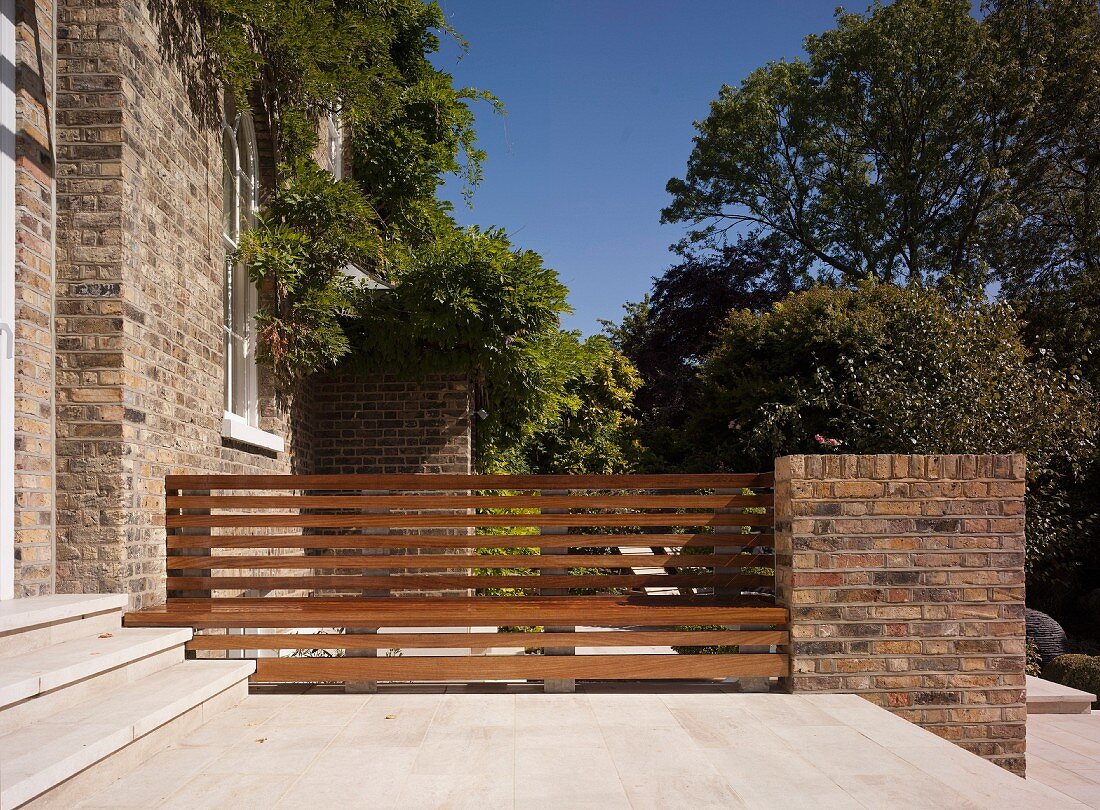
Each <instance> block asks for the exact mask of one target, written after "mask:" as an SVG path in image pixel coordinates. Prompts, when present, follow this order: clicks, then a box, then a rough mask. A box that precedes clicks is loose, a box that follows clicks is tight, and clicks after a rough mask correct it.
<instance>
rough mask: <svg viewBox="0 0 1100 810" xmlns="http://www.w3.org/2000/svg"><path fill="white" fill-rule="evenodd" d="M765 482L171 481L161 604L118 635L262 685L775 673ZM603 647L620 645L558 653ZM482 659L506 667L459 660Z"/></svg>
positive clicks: (782, 659) (782, 636)
mask: <svg viewBox="0 0 1100 810" xmlns="http://www.w3.org/2000/svg"><path fill="white" fill-rule="evenodd" d="M771 485H772V478H771V475H770V474H759V475H757V474H751V475H637V476H485V475H306V476H266V475H265V476H222V475H194V476H169V477H168V478H167V479H166V483H165V489H166V525H167V530H168V535H167V569H168V580H167V589H168V590H167V593H168V598H167V602H166V604H163V605H158V606H155V607H151V608H147V609H145V610H141V611H137V612H132V613H129V614H127V616H126V624H127V625H128V626H158V627H163V626H173V627H174V626H186V627H192V628H194V629H195V631H196V636H195V638H194V639H193V640H192V641H191V642H190V643H189V644H188V649H189V650H191V651H193V654H195V653H200V652H201V654H204V655H208V654H217V653H218V652H229V651H241V650H244V651H251V652H252V654H253V655H256V656H257V670H256V674H255V675H254V676H253V680H254V681H261V682H272V681H294V682H316V681H345V682H361V681H371V682H373V681H423V680H430V681H440V680H490V679H491V680H498V679H526V680H562V681H568V680H571V679H653V678H660V679H665V678H692V679H695V678H729V677H754V678H759V677H780V676H785V675H786V674H787V670H788V663H787V661H788V657H787V655H786V654H785V652H777V651H776V650H777V649H784V648H785V645H787V644H788V642H789V638H788V634H787V631H786V624H787V610H786V609H785V608H783V607H779V606H776V605H775V604H774V599H773V597H772V596H771V595H770V593H768V591H769V588H770V586H771V585H772V576H771V575H770V574H769V573H768V572H769V570H770V569H771V567H772V564H773V560H774V558H773V556H772V554H773V552H772V547H773V545H774V543H773V536H772V495H771ZM479 531H480V532H491V533H476V534H475V532H479ZM479 550H480V551H479ZM513 554H515V556H513ZM498 555H502V556H498ZM497 628H528V629H530V628H540V629H542V630H543V632H497ZM576 628H582V629H580V630H577V629H576ZM233 631H236V632H233ZM288 631H297V632H288ZM242 633H244V634H243V635H242ZM670 646H675V647H681V648H683V647H687V648H696V647H698V648H702V647H709V648H719V650H720V651H719V652H718V653H717V654H710V653H709V652H693V651H691V650H688V651H686V652H685V653H684V654H668V651H667V648H668V647H670ZM601 647H608V648H616V649H615V650H613V651H609V652H608V653H606V654H602V653H597V654H581V655H576V654H573V653H574V651H575V649H576V648H596V649H598V648H601ZM654 647H656V648H664V649H659V650H657V651H653V650H649V651H644V652H633V651H628V650H623V649H621V648H654ZM490 649H497V650H512V651H513V654H495V655H483V654H478V655H470V654H468V652H466V651H468V650H490ZM524 649H526V650H527V651H528V652H530V651H542V652H543V653H544V654H538V655H535V654H522V650H524ZM436 650H443V651H450V652H452V653H453V652H463V653H465V654H443V655H438V654H435V655H433V654H431V653H432V652H433V651H436ZM278 651H292V655H290V656H285V657H280V656H279V654H278ZM293 651H297V655H295V654H293ZM302 651H313V653H312V654H310V655H306V656H303V655H302ZM397 651H399V652H397ZM340 653H342V655H340ZM418 653H419V654H418Z"/></svg>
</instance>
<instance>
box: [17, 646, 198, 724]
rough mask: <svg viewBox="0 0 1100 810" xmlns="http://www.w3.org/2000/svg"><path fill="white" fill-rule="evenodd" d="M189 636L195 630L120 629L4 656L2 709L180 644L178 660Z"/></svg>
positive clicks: (181, 657) (181, 656) (180, 658)
mask: <svg viewBox="0 0 1100 810" xmlns="http://www.w3.org/2000/svg"><path fill="white" fill-rule="evenodd" d="M190 638H191V630H190V628H170V629H167V630H161V631H159V632H156V631H154V632H149V631H148V630H146V629H145V628H119V629H117V630H114V631H112V632H104V633H96V634H94V635H91V636H85V637H82V638H76V639H73V640H71V641H63V642H61V643H58V644H51V645H50V646H48V647H41V648H39V649H37V650H33V651H31V652H27V653H24V654H22V655H12V656H5V657H4V659H3V665H2V668H0V711H2V710H3V709H4V708H5V707H6V706H10V705H11V704H13V703H16V702H19V701H23V700H27V699H29V698H34V697H37V696H39V695H41V694H42V693H44V692H51V691H53V690H55V689H60V688H62V687H65V686H69V685H70V684H74V683H76V682H77V681H82V680H84V679H86V678H92V677H95V676H97V675H100V674H102V673H105V672H109V671H110V670H113V669H117V668H118V667H123V666H126V665H128V664H131V663H133V662H134V661H138V660H140V659H142V658H146V657H147V656H150V655H155V654H156V653H160V652H164V651H165V650H170V649H172V648H173V647H176V648H181V649H180V655H179V660H183V651H182V646H183V645H184V644H185V643H187V641H188V640H189V639H190Z"/></svg>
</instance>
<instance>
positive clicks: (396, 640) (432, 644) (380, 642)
mask: <svg viewBox="0 0 1100 810" xmlns="http://www.w3.org/2000/svg"><path fill="white" fill-rule="evenodd" d="M789 643H790V638H789V634H788V633H787V632H786V631H784V630H689V631H676V630H656V631H651V630H625V631H610V632H607V631H605V632H578V633H301V634H298V633H273V634H265V635H247V636H242V635H232V636H229V635H198V636H195V637H194V638H193V639H191V641H189V642H187V649H189V650H390V649H417V648H421V649H446V648H452V647H453V648H463V647H469V648H473V649H491V648H496V647H524V648H526V649H538V648H541V647H671V646H689V647H699V646H710V645H723V646H731V645H752V646H760V645H768V646H770V645H777V646H778V645H785V644H789Z"/></svg>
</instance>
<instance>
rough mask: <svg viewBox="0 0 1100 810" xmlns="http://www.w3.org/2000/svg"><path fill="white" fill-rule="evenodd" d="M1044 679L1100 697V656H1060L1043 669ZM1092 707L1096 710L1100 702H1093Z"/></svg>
mask: <svg viewBox="0 0 1100 810" xmlns="http://www.w3.org/2000/svg"><path fill="white" fill-rule="evenodd" d="M1043 677H1044V678H1045V679H1046V680H1048V681H1054V682H1055V683H1060V684H1062V685H1063V686H1068V687H1070V688H1072V689H1080V690H1081V691H1082V692H1089V693H1090V694H1093V695H1098V696H1100V656H1095V655H1059V656H1058V657H1057V658H1055V659H1054V660H1053V661H1051V662H1050V663H1048V664H1047V665H1046V666H1045V667H1043ZM1092 706H1093V708H1094V709H1095V708H1097V707H1098V706H1100V702H1093V704H1092Z"/></svg>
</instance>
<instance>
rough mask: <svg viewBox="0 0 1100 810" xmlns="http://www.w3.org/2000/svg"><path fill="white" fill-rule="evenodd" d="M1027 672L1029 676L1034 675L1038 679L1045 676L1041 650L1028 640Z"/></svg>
mask: <svg viewBox="0 0 1100 810" xmlns="http://www.w3.org/2000/svg"><path fill="white" fill-rule="evenodd" d="M1026 671H1027V674H1028V675H1032V676H1034V677H1036V678H1040V677H1042V675H1043V656H1041V655H1040V654H1039V648H1038V647H1037V646H1036V644H1035V642H1034V641H1031V640H1030V639H1028V642H1027V665H1026Z"/></svg>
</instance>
